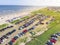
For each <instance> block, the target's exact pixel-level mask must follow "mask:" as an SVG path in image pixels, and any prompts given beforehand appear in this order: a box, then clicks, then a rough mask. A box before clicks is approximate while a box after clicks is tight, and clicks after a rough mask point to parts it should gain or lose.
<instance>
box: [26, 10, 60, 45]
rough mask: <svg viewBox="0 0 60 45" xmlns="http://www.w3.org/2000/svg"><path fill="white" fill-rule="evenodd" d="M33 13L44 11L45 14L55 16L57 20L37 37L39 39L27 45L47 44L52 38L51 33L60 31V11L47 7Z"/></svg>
mask: <svg viewBox="0 0 60 45" xmlns="http://www.w3.org/2000/svg"><path fill="white" fill-rule="evenodd" d="M33 13H34V14H36V13H42V14H45V15H50V16H54V17H55V21H53V22H52V23H51V24H49V25H48V27H49V29H48V30H47V31H46V32H44V33H43V34H42V35H40V36H38V37H36V39H37V40H36V39H34V40H32V41H30V42H29V43H27V44H26V45H45V43H46V41H47V40H48V39H49V38H50V35H52V34H54V33H56V32H60V13H59V12H55V11H53V10H47V9H42V10H39V11H36V12H33ZM57 21H59V23H57Z"/></svg>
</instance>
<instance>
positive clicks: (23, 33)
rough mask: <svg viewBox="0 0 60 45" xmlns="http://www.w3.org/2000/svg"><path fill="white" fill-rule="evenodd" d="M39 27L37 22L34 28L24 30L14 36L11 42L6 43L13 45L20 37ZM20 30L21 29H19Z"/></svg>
mask: <svg viewBox="0 0 60 45" xmlns="http://www.w3.org/2000/svg"><path fill="white" fill-rule="evenodd" d="M38 25H39V22H38V23H37V24H35V25H34V26H32V27H31V28H29V29H24V30H23V31H22V32H20V33H18V34H17V35H16V36H14V37H13V38H12V39H11V41H10V42H9V43H8V44H9V45H13V43H14V42H15V41H16V40H17V39H18V38H20V37H21V36H23V35H25V34H26V33H27V32H29V31H31V30H34V29H35V27H36V26H38ZM20 30H21V29H20Z"/></svg>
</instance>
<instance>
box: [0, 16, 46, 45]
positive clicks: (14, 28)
mask: <svg viewBox="0 0 60 45" xmlns="http://www.w3.org/2000/svg"><path fill="white" fill-rule="evenodd" d="M35 17H36V16H35ZM32 19H34V17H33V18H30V19H28V20H26V21H25V23H24V21H22V22H21V23H20V24H17V25H15V24H14V25H13V27H12V28H8V29H6V30H5V31H2V32H0V37H2V36H3V35H6V34H7V33H9V32H11V34H9V35H8V39H6V40H5V39H4V42H3V43H2V44H1V45H5V44H7V43H8V42H9V41H11V39H12V38H13V37H14V36H16V35H17V34H18V33H20V32H22V31H23V30H24V29H29V28H31V27H32V26H33V25H35V24H36V23H38V22H39V21H40V20H38V19H34V21H33V22H31V21H32ZM29 21H30V22H31V23H30V22H29ZM27 22H28V23H29V25H27V26H25V28H23V29H22V30H19V27H20V26H22V25H24V24H28V23H27ZM44 22H45V24H46V21H45V20H44ZM39 27H40V26H39ZM13 30H15V31H14V32H12V31H13Z"/></svg>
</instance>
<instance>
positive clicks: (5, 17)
mask: <svg viewBox="0 0 60 45" xmlns="http://www.w3.org/2000/svg"><path fill="white" fill-rule="evenodd" d="M42 8H44V7H41V8H33V9H29V10H23V11H22V12H16V13H12V14H7V15H3V16H0V25H2V24H4V23H7V22H6V20H11V19H15V18H16V19H18V18H17V17H19V18H21V17H24V16H28V15H29V14H30V13H31V12H33V11H36V10H39V9H42Z"/></svg>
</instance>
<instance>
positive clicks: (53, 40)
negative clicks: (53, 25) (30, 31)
mask: <svg viewBox="0 0 60 45" xmlns="http://www.w3.org/2000/svg"><path fill="white" fill-rule="evenodd" d="M59 36H60V33H55V34H53V35H51V38H50V39H49V40H48V41H47V43H46V45H54V44H55V43H56V41H57V39H58V37H59Z"/></svg>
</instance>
